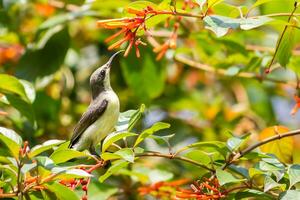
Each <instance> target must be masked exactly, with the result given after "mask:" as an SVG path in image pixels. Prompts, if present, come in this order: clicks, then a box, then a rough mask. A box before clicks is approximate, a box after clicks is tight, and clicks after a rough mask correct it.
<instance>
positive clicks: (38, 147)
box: [28, 140, 65, 157]
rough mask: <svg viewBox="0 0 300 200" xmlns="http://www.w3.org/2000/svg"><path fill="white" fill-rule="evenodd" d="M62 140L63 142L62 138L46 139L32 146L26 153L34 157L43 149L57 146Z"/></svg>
mask: <svg viewBox="0 0 300 200" xmlns="http://www.w3.org/2000/svg"><path fill="white" fill-rule="evenodd" d="M64 142H65V141H64V140H48V141H46V142H44V143H43V144H40V145H36V146H34V147H33V148H32V149H31V150H30V152H29V153H28V156H29V157H34V156H36V155H38V154H40V153H42V152H44V151H47V150H49V149H52V148H53V147H55V146H58V145H60V144H62V143H64Z"/></svg>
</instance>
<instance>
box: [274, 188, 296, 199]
mask: <svg viewBox="0 0 300 200" xmlns="http://www.w3.org/2000/svg"><path fill="white" fill-rule="evenodd" d="M279 199H280V200H296V199H300V190H287V191H284V192H282V193H280V194H279Z"/></svg>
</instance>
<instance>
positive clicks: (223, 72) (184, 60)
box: [174, 55, 297, 87]
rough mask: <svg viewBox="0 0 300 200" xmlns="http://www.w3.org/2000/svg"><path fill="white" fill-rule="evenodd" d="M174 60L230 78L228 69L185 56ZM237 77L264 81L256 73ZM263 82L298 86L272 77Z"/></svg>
mask: <svg viewBox="0 0 300 200" xmlns="http://www.w3.org/2000/svg"><path fill="white" fill-rule="evenodd" d="M174 59H175V60H176V61H178V62H181V63H183V64H186V65H189V66H191V67H195V68H197V69H200V70H203V71H206V72H211V73H215V74H218V75H222V76H229V75H228V74H227V70H226V69H216V68H214V67H212V66H210V65H206V64H202V63H199V62H196V61H193V60H191V59H189V58H187V57H185V56H182V55H176V56H175V58H174ZM235 76H236V77H240V78H251V79H257V80H259V81H261V80H262V77H261V75H260V74H255V73H251V72H240V73H238V74H236V75H235ZM263 80H265V81H270V82H274V83H280V84H286V85H291V86H293V87H295V86H296V85H297V83H295V82H293V81H285V80H278V79H275V78H271V77H265V78H264V79H263Z"/></svg>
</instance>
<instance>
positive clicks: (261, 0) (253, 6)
mask: <svg viewBox="0 0 300 200" xmlns="http://www.w3.org/2000/svg"><path fill="white" fill-rule="evenodd" d="M271 1H274V0H257V1H256V2H255V3H254V4H253V5H252V8H255V7H257V6H260V5H262V4H265V3H269V2H271Z"/></svg>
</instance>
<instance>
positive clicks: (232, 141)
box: [227, 133, 250, 151]
mask: <svg viewBox="0 0 300 200" xmlns="http://www.w3.org/2000/svg"><path fill="white" fill-rule="evenodd" d="M249 137H250V133H249V134H245V135H243V136H241V137H236V136H234V137H231V138H229V139H228V140H227V147H228V148H229V149H230V150H231V151H235V150H237V149H238V148H240V147H241V146H242V145H243V144H244V143H245V142H247V140H248V139H249Z"/></svg>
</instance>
